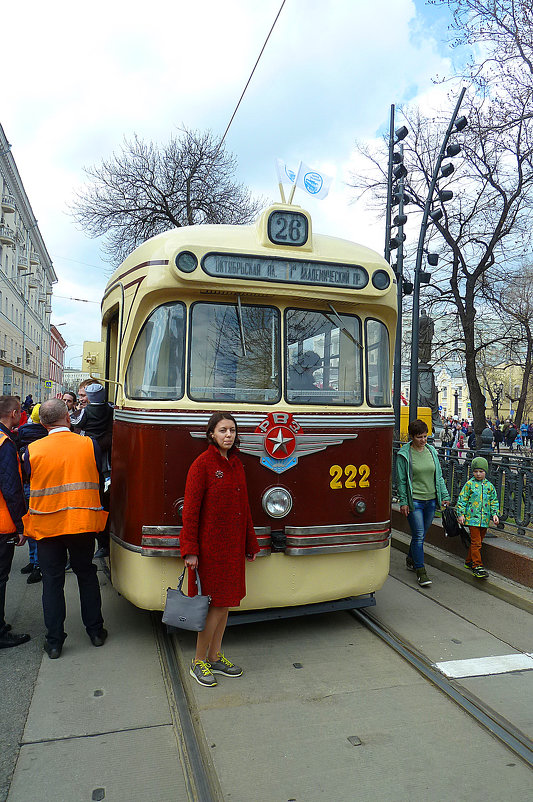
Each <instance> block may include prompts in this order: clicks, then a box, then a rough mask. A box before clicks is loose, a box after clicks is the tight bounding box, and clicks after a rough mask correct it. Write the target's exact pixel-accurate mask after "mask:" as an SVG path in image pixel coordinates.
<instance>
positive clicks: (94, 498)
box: [22, 431, 108, 540]
mask: <svg viewBox="0 0 533 802" xmlns="http://www.w3.org/2000/svg"><path fill="white" fill-rule="evenodd" d="M28 453H29V457H30V466H31V477H30V506H29V509H28V512H27V513H26V515H25V516H24V518H23V519H22V520H23V521H24V534H25V535H28V536H29V537H33V538H35V540H40V539H41V538H44V537H55V536H56V535H75V534H79V533H81V532H101V531H102V530H103V529H104V527H105V523H106V520H107V515H108V513H107V512H105V511H104V509H103V507H102V504H101V502H100V493H99V479H100V477H99V475H98V469H97V467H96V462H95V459H94V449H93V441H92V440H91V438H90V437H82V436H81V435H79V434H74V433H73V432H66V431H65V432H56V433H55V434H49V435H48V437H43V438H42V439H41V440H36V441H35V442H34V443H30V445H29V446H28Z"/></svg>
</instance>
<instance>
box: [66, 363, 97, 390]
mask: <svg viewBox="0 0 533 802" xmlns="http://www.w3.org/2000/svg"><path fill="white" fill-rule="evenodd" d="M90 376H91V374H90V373H87V372H84V371H82V370H77V369H76V368H65V369H64V371H63V390H71V391H72V392H73V393H76V394H77V392H78V387H79V386H80V384H81V383H82V382H84V381H85V380H86V379H89V378H90Z"/></svg>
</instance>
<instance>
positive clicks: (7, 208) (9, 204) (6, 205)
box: [2, 194, 17, 214]
mask: <svg viewBox="0 0 533 802" xmlns="http://www.w3.org/2000/svg"><path fill="white" fill-rule="evenodd" d="M16 208H17V207H16V206H15V198H14V197H13V195H8V194H6V195H2V209H3V211H4V212H7V213H8V214H11V213H13V212H14V211H15V209H16Z"/></svg>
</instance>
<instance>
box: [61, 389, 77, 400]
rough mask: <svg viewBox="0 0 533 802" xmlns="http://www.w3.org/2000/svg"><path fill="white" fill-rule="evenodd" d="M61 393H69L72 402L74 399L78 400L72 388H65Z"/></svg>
mask: <svg viewBox="0 0 533 802" xmlns="http://www.w3.org/2000/svg"><path fill="white" fill-rule="evenodd" d="M63 395H69V396H70V397H71V398H72V400H73V401H74V403H76V401H77V400H78V399H77V398H76V393H73V392H72V390H65V392H64V393H63Z"/></svg>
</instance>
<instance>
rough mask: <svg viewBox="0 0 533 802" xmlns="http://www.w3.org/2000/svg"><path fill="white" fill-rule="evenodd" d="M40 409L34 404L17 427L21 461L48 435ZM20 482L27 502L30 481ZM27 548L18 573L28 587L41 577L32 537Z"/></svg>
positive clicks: (24, 478) (35, 544)
mask: <svg viewBox="0 0 533 802" xmlns="http://www.w3.org/2000/svg"><path fill="white" fill-rule="evenodd" d="M40 408H41V405H40V404H35V406H34V407H33V409H32V411H31V415H30V419H29V421H28V423H25V424H24V426H19V430H18V449H19V455H20V457H21V459H23V458H24V454H25V453H26V449H27V448H28V446H29V444H30V443H34V442H35V441H36V440H40V439H41V438H42V437H46V435H47V434H48V432H47V430H46V429H45V427H44V426H43V425H42V423H41V421H40V418H39V409H40ZM22 481H23V485H24V497H25V499H26V501H28V499H29V498H30V481H29V479H28V478H27V477H25V476H23V477H22ZM28 547H29V551H30V561H29V563H28V565H25V566H24V568H21V569H20V573H21V574H28V575H29V576H28V578H27V580H26V582H27V583H28V585H33V584H35V583H36V582H40V581H41V579H42V575H41V569H40V568H39V558H38V557H37V543H36V541H35V540H34V539H33V538H32V537H29V538H28Z"/></svg>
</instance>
